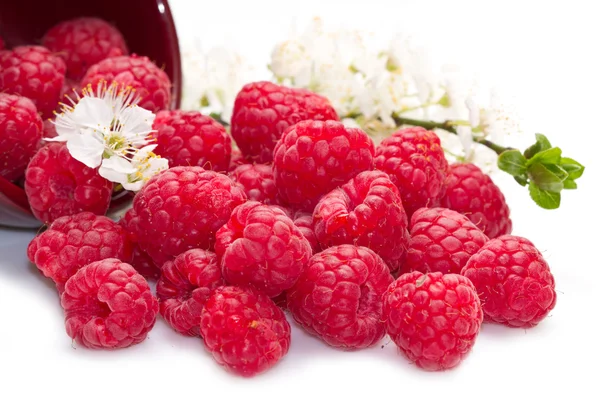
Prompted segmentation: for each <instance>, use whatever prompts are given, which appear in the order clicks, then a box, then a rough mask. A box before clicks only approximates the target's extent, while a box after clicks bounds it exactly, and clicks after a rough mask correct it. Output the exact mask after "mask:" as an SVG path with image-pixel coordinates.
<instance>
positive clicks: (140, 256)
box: [119, 208, 160, 279]
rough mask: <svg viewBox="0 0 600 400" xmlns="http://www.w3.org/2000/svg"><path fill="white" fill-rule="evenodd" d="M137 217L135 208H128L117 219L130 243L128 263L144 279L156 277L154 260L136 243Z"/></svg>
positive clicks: (157, 276)
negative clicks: (130, 249)
mask: <svg viewBox="0 0 600 400" xmlns="http://www.w3.org/2000/svg"><path fill="white" fill-rule="evenodd" d="M138 221H139V217H138V216H137V214H136V212H135V210H134V209H133V208H130V209H129V210H128V211H127V212H126V213H125V215H123V217H122V218H121V219H120V220H119V225H121V226H122V227H123V229H125V232H126V233H127V238H128V240H129V243H131V246H132V251H131V259H129V260H128V262H129V264H130V265H131V266H132V267H133V268H135V270H136V271H137V272H138V273H140V274H141V275H142V276H143V277H144V278H146V279H158V278H159V277H160V267H159V266H158V265H156V263H155V262H154V260H153V259H152V258H151V257H150V256H149V255H148V253H146V252H145V251H144V250H142V249H141V248H140V246H139V245H138V237H137V234H136V227H137V225H138V224H139V222H138Z"/></svg>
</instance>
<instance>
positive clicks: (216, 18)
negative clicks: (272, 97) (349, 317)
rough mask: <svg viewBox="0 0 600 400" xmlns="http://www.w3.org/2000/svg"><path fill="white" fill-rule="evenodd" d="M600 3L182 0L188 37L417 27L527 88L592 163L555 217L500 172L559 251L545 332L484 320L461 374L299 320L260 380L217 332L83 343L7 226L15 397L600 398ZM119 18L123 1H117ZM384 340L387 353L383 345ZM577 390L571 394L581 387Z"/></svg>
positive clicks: (520, 208)
mask: <svg viewBox="0 0 600 400" xmlns="http://www.w3.org/2000/svg"><path fill="white" fill-rule="evenodd" d="M593 3H594V2H593V1H568V2H564V1H560V2H559V1H555V2H553V1H520V2H513V1H498V2H495V1H494V2H492V1H478V2H475V1H473V2H466V1H439V2H437V1H436V2H432V1H407V0H396V1H391V2H386V1H376V0H368V1H367V0H364V1H361V2H353V1H339V2H334V1H324V0H320V1H313V0H304V1H298V2H284V1H273V2H266V1H257V0H253V1H246V2H239V3H238V2H234V1H225V0H220V1H215V2H208V1H195V0H172V1H171V4H172V7H173V10H174V12H175V14H176V18H177V22H178V24H179V27H180V29H181V32H182V35H183V34H186V35H189V34H190V32H192V33H193V34H195V35H197V36H199V37H201V38H202V41H203V43H204V44H205V45H206V46H207V47H210V46H211V45H215V44H228V45H232V46H235V47H236V48H237V49H238V50H240V51H242V52H243V53H244V54H245V55H246V56H247V57H249V58H251V59H253V60H254V61H256V62H259V63H261V62H262V63H264V64H266V63H267V61H268V57H269V53H270V50H271V47H272V45H273V44H274V43H275V41H277V40H278V38H282V37H285V36H286V35H287V33H288V32H289V26H290V23H291V21H292V20H293V17H296V21H297V23H298V26H299V27H302V26H303V23H304V22H305V21H306V20H307V19H308V18H310V17H312V16H314V15H319V16H322V17H324V20H325V21H326V22H331V23H332V24H343V25H345V26H346V27H357V28H366V29H370V30H375V31H376V32H377V33H378V34H380V35H381V36H383V37H385V36H386V35H388V36H389V35H391V34H392V33H394V32H395V31H398V30H403V31H406V32H410V33H414V35H415V36H419V37H422V38H424V39H425V40H428V41H433V42H434V43H435V46H434V51H435V52H436V55H441V56H443V57H447V58H448V60H449V61H451V62H454V63H459V64H462V65H464V66H466V67H468V68H470V69H471V70H473V71H477V72H479V73H480V76H482V77H483V78H484V79H489V80H490V81H491V83H494V84H497V85H499V86H501V87H502V88H503V89H504V91H505V92H509V93H512V94H513V95H514V96H515V101H516V102H517V106H518V108H519V110H520V112H521V113H522V114H523V115H524V116H525V117H526V118H527V124H528V125H527V127H531V128H530V129H531V130H530V131H529V133H530V134H531V135H533V133H535V132H536V131H540V132H544V133H546V134H547V135H548V136H549V137H550V139H551V140H552V142H553V143H554V144H556V145H559V146H560V147H562V148H563V150H564V153H565V154H566V155H567V156H571V157H573V158H576V159H577V160H579V161H581V162H582V163H583V164H584V165H585V166H586V167H587V169H586V172H585V174H584V176H583V178H581V179H580V181H579V182H580V183H579V185H580V188H581V189H579V190H577V191H575V192H569V193H566V194H564V195H563V204H562V206H561V208H560V209H559V210H557V211H544V210H541V209H539V208H537V207H536V206H535V205H534V204H533V203H532V202H531V200H529V199H528V196H527V193H526V190H524V189H522V188H521V187H519V186H518V185H516V184H515V183H514V182H512V181H511V180H510V179H503V178H502V177H498V179H497V182H498V183H499V184H500V186H501V187H502V189H503V191H504V192H505V194H506V195H507V198H508V202H509V205H510V206H511V209H512V218H513V221H514V233H515V234H518V235H522V236H526V237H528V238H529V239H531V240H532V241H533V242H534V243H535V244H536V245H537V247H538V248H539V249H540V250H542V251H543V253H544V255H545V257H546V258H547V260H548V261H549V263H550V266H551V268H552V271H553V273H554V275H555V278H556V283H557V284H556V288H557V291H558V303H557V306H556V308H555V309H554V311H553V312H552V313H551V315H550V317H549V318H547V319H546V320H545V321H543V322H542V323H541V324H540V325H539V326H538V327H536V328H534V329H530V330H522V329H510V328H505V327H502V326H494V325H484V326H483V329H482V332H481V334H480V336H479V338H478V341H477V343H476V345H475V347H474V350H473V352H472V353H471V355H470V356H469V357H468V358H467V359H466V360H465V361H464V362H463V363H462V364H461V365H460V366H459V367H458V368H456V369H454V370H452V371H449V372H445V373H427V372H423V371H420V370H419V369H418V368H416V367H415V366H413V365H411V364H409V363H408V361H407V360H406V359H404V358H403V357H402V356H400V355H399V354H398V353H397V351H396V348H395V346H394V344H393V343H391V342H389V340H388V339H384V340H383V341H382V342H381V343H380V344H379V345H377V346H375V347H373V348H372V349H369V350H364V351H358V352H343V351H339V350H335V349H332V348H328V347H327V346H325V345H324V344H323V343H321V342H320V341H319V340H317V339H315V338H312V337H309V336H307V335H306V334H304V333H303V332H302V331H301V330H300V329H299V328H298V327H297V326H295V325H293V333H292V345H291V349H290V352H289V354H288V355H287V356H286V357H285V358H284V359H283V360H282V362H281V363H280V364H278V365H277V366H276V367H275V368H273V369H272V370H270V371H268V372H267V373H265V374H263V375H260V376H258V377H255V378H253V379H242V378H237V377H235V376H232V375H229V374H227V373H226V372H224V370H222V369H221V368H220V367H219V366H217V364H216V363H214V362H213V361H212V360H211V357H210V355H209V354H208V353H207V352H205V351H204V349H203V346H202V343H201V340H200V339H197V338H184V337H182V336H179V335H177V334H176V333H175V332H173V331H172V330H170V329H169V328H168V327H167V326H166V324H165V323H164V322H163V321H162V320H159V321H157V324H156V327H155V328H154V330H153V331H152V332H151V333H150V335H149V337H148V340H146V341H145V342H143V343H142V344H140V345H137V346H134V347H132V348H130V349H125V350H119V351H112V352H111V351H89V350H86V349H83V348H77V349H75V348H73V347H72V346H71V340H70V339H69V337H68V336H67V335H66V333H65V330H64V325H63V316H62V311H61V308H60V306H59V303H58V297H57V295H56V292H55V290H54V289H53V287H52V285H51V284H50V283H49V282H48V281H46V280H45V279H43V278H42V277H41V276H40V274H38V273H37V270H36V269H35V267H33V266H31V265H29V264H28V262H27V260H26V256H25V250H26V246H27V244H28V242H29V240H30V239H31V238H32V237H33V234H32V233H30V232H19V231H14V230H1V229H0V316H1V319H0V399H7V400H8V399H10V400H12V399H21V398H28V397H30V396H34V398H38V397H43V398H48V397H50V398H55V397H56V398H60V399H121V398H122V399H143V398H169V399H220V398H236V399H244V400H245V399H253V398H260V399H269V398H274V399H275V398H276V399H288V398H292V399H295V398H299V399H300V398H307V397H309V396H311V397H315V398H325V397H334V396H335V397H336V398H338V399H346V398H368V399H374V398H377V397H382V398H394V399H396V398H397V399H411V398H419V399H420V398H441V397H444V398H462V399H469V398H473V399H475V398H477V399H481V398H496V397H498V398H542V397H546V396H550V395H551V396H552V397H554V396H556V397H561V398H572V399H589V398H596V399H597V398H599V396H600V395H599V393H598V389H597V388H598V386H597V379H598V360H599V358H600V351H599V349H600V345H599V338H600V336H599V333H598V328H599V324H598V318H599V317H598V313H599V311H600V302H599V301H598V297H599V296H600V290H599V288H598V284H599V282H600V261H599V252H598V246H599V239H600V233H599V232H600V231H599V227H600V218H599V215H598V213H599V207H598V196H597V194H598V193H599V190H598V184H599V182H600V176H599V175H598V162H597V158H599V155H597V154H598V152H599V149H598V146H599V144H600V140H599V138H598V137H599V135H600V129H599V122H600V115H599V114H600V113H599V109H600V107H599V106H600V100H599V99H600V91H599V89H600V79H599V78H598V73H599V71H600V62H599V60H598V56H597V54H598V48H599V47H598V43H597V39H598V38H599V37H600V28H599V26H600V24H598V22H597V19H596V17H595V16H596V15H597V14H596V13H595V12H593V11H592V8H591V7H592V6H591V5H592V4H593ZM115 12H116V11H115ZM382 346H383V348H382ZM567 396H568V397H567Z"/></svg>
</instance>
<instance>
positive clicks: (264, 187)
mask: <svg viewBox="0 0 600 400" xmlns="http://www.w3.org/2000/svg"><path fill="white" fill-rule="evenodd" d="M230 176H231V179H233V180H234V181H236V182H237V183H239V184H240V185H242V186H243V187H244V192H246V196H248V200H255V201H259V202H261V203H263V204H279V201H278V196H277V187H276V186H275V177H274V176H273V169H272V168H271V166H270V165H265V164H242V165H240V166H239V167H237V168H236V169H234V170H233V172H231V174H230Z"/></svg>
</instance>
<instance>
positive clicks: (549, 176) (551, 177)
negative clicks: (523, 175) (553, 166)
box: [527, 163, 564, 193]
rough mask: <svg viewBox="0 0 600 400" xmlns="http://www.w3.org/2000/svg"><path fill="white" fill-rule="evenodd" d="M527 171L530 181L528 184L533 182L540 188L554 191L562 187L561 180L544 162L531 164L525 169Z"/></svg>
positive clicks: (556, 191)
mask: <svg viewBox="0 0 600 400" xmlns="http://www.w3.org/2000/svg"><path fill="white" fill-rule="evenodd" d="M527 172H528V173H529V178H530V179H531V181H532V182H530V183H529V186H531V184H532V183H533V184H535V185H536V186H539V188H540V189H541V190H547V191H550V192H555V193H558V192H560V191H561V190H562V189H563V187H564V185H563V183H562V181H563V180H562V179H560V178H559V177H558V176H556V175H555V174H554V173H553V172H552V171H550V170H549V169H548V168H547V166H545V165H544V164H539V163H536V164H533V165H531V166H530V167H529V168H528V169H527Z"/></svg>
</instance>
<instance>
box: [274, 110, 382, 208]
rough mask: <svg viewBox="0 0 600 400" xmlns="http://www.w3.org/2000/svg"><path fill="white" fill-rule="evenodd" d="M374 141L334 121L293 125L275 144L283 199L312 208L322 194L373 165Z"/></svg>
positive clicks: (279, 189)
mask: <svg viewBox="0 0 600 400" xmlns="http://www.w3.org/2000/svg"><path fill="white" fill-rule="evenodd" d="M374 151H375V150H374V146H373V141H372V140H371V138H369V136H367V134H366V133H364V132H363V131H361V130H360V129H356V128H346V127H344V125H343V124H342V123H340V122H334V121H327V122H321V121H303V122H300V123H298V124H296V125H294V126H291V127H290V128H289V129H288V130H286V131H285V132H284V133H283V135H282V136H281V140H280V141H279V142H278V143H277V146H275V153H274V155H275V160H274V163H273V165H274V173H275V182H276V184H277V189H278V191H279V195H280V196H281V198H282V200H283V201H285V202H287V203H288V204H289V205H291V206H294V207H296V208H299V209H303V210H306V211H312V210H313V208H314V206H315V205H316V204H317V202H318V201H319V199H320V198H321V196H323V195H324V194H326V193H328V192H330V191H331V190H333V189H335V188H336V187H338V186H340V185H342V184H344V183H346V181H348V180H349V179H351V178H353V177H354V176H356V175H357V174H358V173H360V172H362V171H366V170H370V169H371V168H372V167H373V154H374Z"/></svg>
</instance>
